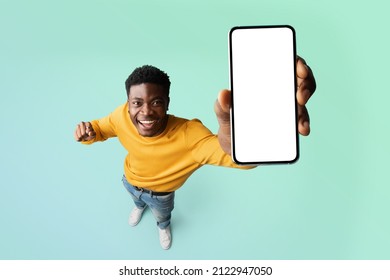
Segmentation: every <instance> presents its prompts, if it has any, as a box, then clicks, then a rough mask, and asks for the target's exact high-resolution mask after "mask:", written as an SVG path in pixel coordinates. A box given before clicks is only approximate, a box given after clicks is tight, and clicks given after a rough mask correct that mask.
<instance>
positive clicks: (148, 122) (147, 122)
mask: <svg viewBox="0 0 390 280" xmlns="http://www.w3.org/2000/svg"><path fill="white" fill-rule="evenodd" d="M139 122H140V123H144V124H152V123H154V121H139Z"/></svg>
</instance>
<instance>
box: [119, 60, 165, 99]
mask: <svg viewBox="0 0 390 280" xmlns="http://www.w3.org/2000/svg"><path fill="white" fill-rule="evenodd" d="M143 83H152V84H157V85H160V86H162V87H163V88H164V91H165V93H166V95H167V96H169V88H170V86H171V81H170V80H169V76H168V75H167V73H165V72H164V71H161V70H160V69H158V68H157V67H154V66H151V65H144V66H141V67H138V68H136V69H134V71H133V73H131V74H130V76H129V77H128V78H127V80H126V82H125V86H126V94H127V96H129V91H130V87H131V86H133V85H140V84H143Z"/></svg>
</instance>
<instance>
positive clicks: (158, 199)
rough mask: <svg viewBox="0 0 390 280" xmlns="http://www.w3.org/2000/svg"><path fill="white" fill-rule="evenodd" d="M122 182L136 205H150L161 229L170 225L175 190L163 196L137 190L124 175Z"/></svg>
mask: <svg viewBox="0 0 390 280" xmlns="http://www.w3.org/2000/svg"><path fill="white" fill-rule="evenodd" d="M122 182H123V185H124V186H125V188H126V190H127V191H128V192H129V193H130V195H131V197H132V198H133V200H134V203H135V206H137V207H138V208H139V209H143V208H145V207H146V206H149V208H150V210H151V211H152V213H153V216H154V217H155V219H156V220H157V226H158V227H159V228H161V229H164V228H166V227H168V226H169V224H170V223H171V212H172V210H173V208H174V198H175V192H171V193H170V194H168V195H162V196H158V195H151V194H149V193H146V192H142V191H139V190H137V189H136V188H135V187H134V186H133V185H131V184H130V183H129V182H128V181H127V179H126V177H125V176H124V175H123V178H122Z"/></svg>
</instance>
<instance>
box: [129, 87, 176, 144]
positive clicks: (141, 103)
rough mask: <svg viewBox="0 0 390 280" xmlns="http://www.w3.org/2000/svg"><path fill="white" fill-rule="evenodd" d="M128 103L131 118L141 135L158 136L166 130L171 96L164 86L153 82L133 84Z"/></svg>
mask: <svg viewBox="0 0 390 280" xmlns="http://www.w3.org/2000/svg"><path fill="white" fill-rule="evenodd" d="M128 105H129V114H130V119H131V121H132V122H133V124H134V126H135V127H136V128H137V130H138V133H139V134H140V135H141V136H145V137H152V136H157V135H159V134H161V133H162V132H163V131H164V129H165V127H166V126H167V121H168V116H167V110H168V105H169V98H168V97H167V95H166V93H165V92H164V89H163V87H162V86H160V85H157V84H152V83H144V84H140V85H133V86H131V87H130V90H129V99H128Z"/></svg>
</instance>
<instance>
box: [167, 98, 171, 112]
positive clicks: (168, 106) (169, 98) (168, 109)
mask: <svg viewBox="0 0 390 280" xmlns="http://www.w3.org/2000/svg"><path fill="white" fill-rule="evenodd" d="M170 101H171V99H170V98H169V96H168V101H167V111H168V110H169V102H170Z"/></svg>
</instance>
